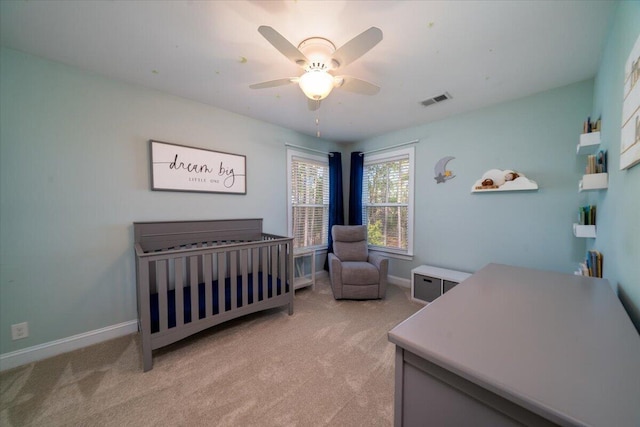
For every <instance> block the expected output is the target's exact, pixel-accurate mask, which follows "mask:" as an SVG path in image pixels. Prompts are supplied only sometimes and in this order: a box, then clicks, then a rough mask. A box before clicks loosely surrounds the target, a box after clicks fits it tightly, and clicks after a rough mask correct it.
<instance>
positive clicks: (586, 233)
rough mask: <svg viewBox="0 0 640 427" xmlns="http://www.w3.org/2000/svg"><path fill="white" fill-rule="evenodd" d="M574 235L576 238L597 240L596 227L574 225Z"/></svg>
mask: <svg viewBox="0 0 640 427" xmlns="http://www.w3.org/2000/svg"><path fill="white" fill-rule="evenodd" d="M573 235H574V236H576V237H585V238H595V237H596V226H595V225H580V224H573Z"/></svg>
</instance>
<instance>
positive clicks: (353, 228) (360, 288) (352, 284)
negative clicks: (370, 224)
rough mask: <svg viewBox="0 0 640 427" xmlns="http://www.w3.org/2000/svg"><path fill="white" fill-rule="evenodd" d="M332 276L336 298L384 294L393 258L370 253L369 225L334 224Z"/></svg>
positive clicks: (330, 270)
mask: <svg viewBox="0 0 640 427" xmlns="http://www.w3.org/2000/svg"><path fill="white" fill-rule="evenodd" d="M331 237H332V238H333V253H329V255H328V257H329V276H330V279H331V289H332V290H333V297H334V298H335V299H377V298H384V296H385V293H386V291H387V271H388V269H389V260H388V259H386V258H383V257H381V256H378V255H369V249H368V246H367V227H366V226H365V225H334V226H333V227H332V228H331Z"/></svg>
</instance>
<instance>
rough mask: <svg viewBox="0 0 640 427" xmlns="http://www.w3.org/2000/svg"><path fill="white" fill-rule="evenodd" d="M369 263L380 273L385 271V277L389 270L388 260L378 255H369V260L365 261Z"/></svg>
mask: <svg viewBox="0 0 640 427" xmlns="http://www.w3.org/2000/svg"><path fill="white" fill-rule="evenodd" d="M367 261H369V262H370V263H371V264H373V265H375V266H376V268H377V269H378V270H380V271H382V269H384V270H385V276H386V273H387V271H388V269H389V259H388V258H385V257H383V256H382V255H378V254H369V259H368V260H367Z"/></svg>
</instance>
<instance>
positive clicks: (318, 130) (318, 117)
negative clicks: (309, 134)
mask: <svg viewBox="0 0 640 427" xmlns="http://www.w3.org/2000/svg"><path fill="white" fill-rule="evenodd" d="M316 138H320V109H317V110H316Z"/></svg>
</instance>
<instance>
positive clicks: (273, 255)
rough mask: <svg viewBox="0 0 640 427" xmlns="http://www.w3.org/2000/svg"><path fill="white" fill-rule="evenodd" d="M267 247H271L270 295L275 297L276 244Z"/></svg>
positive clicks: (276, 274) (276, 276) (276, 273)
mask: <svg viewBox="0 0 640 427" xmlns="http://www.w3.org/2000/svg"><path fill="white" fill-rule="evenodd" d="M269 248H270V249H271V289H272V293H271V295H272V296H274V297H275V296H276V292H277V290H278V289H277V284H278V283H277V281H276V279H277V278H278V245H277V244H276V245H271V246H270V247H269Z"/></svg>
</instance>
